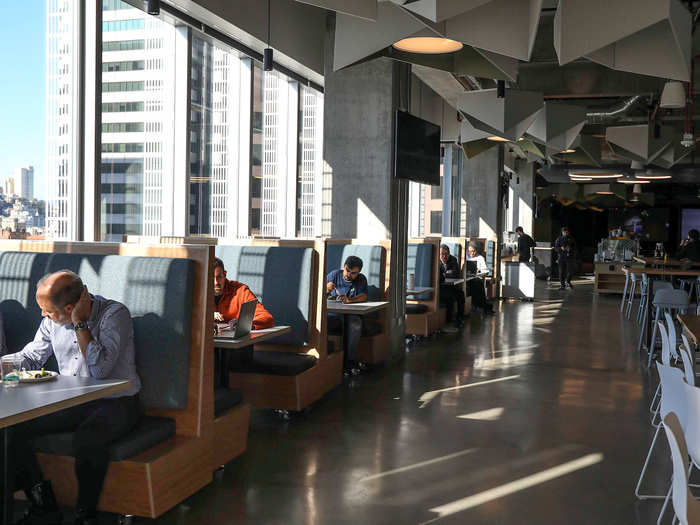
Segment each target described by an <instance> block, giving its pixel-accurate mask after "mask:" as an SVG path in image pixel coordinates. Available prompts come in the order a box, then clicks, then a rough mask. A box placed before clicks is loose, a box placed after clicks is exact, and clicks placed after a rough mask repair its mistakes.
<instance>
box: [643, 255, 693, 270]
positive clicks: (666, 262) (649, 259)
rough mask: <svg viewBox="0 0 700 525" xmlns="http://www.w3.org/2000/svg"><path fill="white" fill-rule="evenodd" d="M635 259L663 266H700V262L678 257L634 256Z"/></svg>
mask: <svg viewBox="0 0 700 525" xmlns="http://www.w3.org/2000/svg"><path fill="white" fill-rule="evenodd" d="M633 259H634V260H635V261H637V262H638V263H642V264H643V265H645V266H653V267H659V266H660V267H661V268H664V267H667V268H681V267H683V266H685V267H686V268H700V262H695V261H690V260H685V261H679V260H678V259H659V258H658V257H633Z"/></svg>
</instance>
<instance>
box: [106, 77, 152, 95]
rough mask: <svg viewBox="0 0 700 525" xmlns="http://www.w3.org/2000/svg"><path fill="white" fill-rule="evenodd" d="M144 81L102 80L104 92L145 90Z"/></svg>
mask: <svg viewBox="0 0 700 525" xmlns="http://www.w3.org/2000/svg"><path fill="white" fill-rule="evenodd" d="M143 88H144V82H143V81H142V80H141V81H135V82H134V81H132V82H102V92H103V93H114V92H117V91H143Z"/></svg>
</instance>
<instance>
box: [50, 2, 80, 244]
mask: <svg viewBox="0 0 700 525" xmlns="http://www.w3.org/2000/svg"><path fill="white" fill-rule="evenodd" d="M78 7H79V2H75V1H74V0H46V185H47V188H46V189H47V201H46V236H47V237H48V238H53V239H72V238H74V237H75V232H76V228H77V224H76V220H75V217H76V209H77V208H76V202H77V196H78V190H77V177H76V176H75V174H76V166H77V162H78V158H77V153H76V147H75V145H76V143H77V141H76V140H75V137H76V133H77V129H76V123H77V121H78V119H77V118H76V117H77V113H78V111H77V110H78V108H77V104H76V103H75V100H76V98H77V94H76V93H77V91H76V89H77V85H78V84H77V83H78V79H79V74H78V68H79V62H78V57H79V53H78V45H79V44H78V42H77V39H76V38H75V35H76V34H77V28H78V27H79V24H80V13H79V9H78Z"/></svg>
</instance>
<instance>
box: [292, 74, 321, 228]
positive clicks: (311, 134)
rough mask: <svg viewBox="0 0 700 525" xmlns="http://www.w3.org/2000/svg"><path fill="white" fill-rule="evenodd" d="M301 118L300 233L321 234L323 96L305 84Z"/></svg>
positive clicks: (302, 89) (298, 207) (298, 205)
mask: <svg viewBox="0 0 700 525" xmlns="http://www.w3.org/2000/svg"><path fill="white" fill-rule="evenodd" d="M299 112H300V119H299V154H298V155H299V159H298V162H299V179H298V181H297V198H298V202H297V235H298V236H299V237H318V236H320V235H321V213H320V210H321V208H322V202H321V195H322V177H323V95H322V94H321V93H319V92H318V91H316V90H315V89H312V88H309V87H307V86H302V88H301V93H300V108H299Z"/></svg>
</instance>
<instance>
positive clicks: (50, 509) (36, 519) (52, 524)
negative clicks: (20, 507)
mask: <svg viewBox="0 0 700 525" xmlns="http://www.w3.org/2000/svg"><path fill="white" fill-rule="evenodd" d="M24 492H25V494H26V495H27V498H29V509H27V511H26V512H25V514H24V517H23V518H22V519H20V520H19V521H18V522H17V523H16V525H61V524H62V523H63V514H61V511H60V510H58V505H57V504H56V497H55V496H54V493H53V490H52V489H51V482H50V481H40V482H39V483H37V484H36V485H34V486H33V487H32V488H31V489H28V490H25V491H24Z"/></svg>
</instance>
